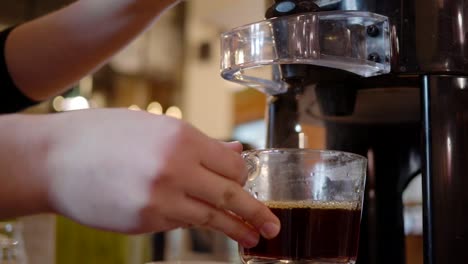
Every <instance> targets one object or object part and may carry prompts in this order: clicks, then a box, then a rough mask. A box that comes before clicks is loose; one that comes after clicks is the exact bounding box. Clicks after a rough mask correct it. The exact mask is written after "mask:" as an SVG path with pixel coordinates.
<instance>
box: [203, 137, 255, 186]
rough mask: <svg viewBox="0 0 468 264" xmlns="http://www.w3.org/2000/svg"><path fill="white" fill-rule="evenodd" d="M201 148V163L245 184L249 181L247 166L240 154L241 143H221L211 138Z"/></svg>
mask: <svg viewBox="0 0 468 264" xmlns="http://www.w3.org/2000/svg"><path fill="white" fill-rule="evenodd" d="M201 146H203V149H200V150H199V153H200V157H201V164H202V166H204V167H205V168H207V169H208V170H210V171H213V172H214V173H216V174H219V175H221V176H223V177H226V178H228V179H231V180H233V181H235V182H238V183H239V184H241V185H244V184H245V182H246V181H247V168H246V166H245V162H244V160H243V159H242V157H241V155H240V154H239V153H240V152H241V151H242V145H241V144H240V143H221V142H219V141H217V140H214V139H211V138H209V139H208V140H207V141H206V142H204V143H203V145H201Z"/></svg>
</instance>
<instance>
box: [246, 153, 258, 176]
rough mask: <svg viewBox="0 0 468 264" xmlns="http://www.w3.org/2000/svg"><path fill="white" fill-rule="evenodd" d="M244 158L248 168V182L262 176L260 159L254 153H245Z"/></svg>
mask: <svg viewBox="0 0 468 264" xmlns="http://www.w3.org/2000/svg"><path fill="white" fill-rule="evenodd" d="M242 158H243V159H244V161H245V164H246V166H247V175H248V178H247V179H248V180H249V181H253V180H255V178H257V176H258V175H259V174H260V158H259V157H258V156H257V155H256V154H253V153H248V152H244V153H242Z"/></svg>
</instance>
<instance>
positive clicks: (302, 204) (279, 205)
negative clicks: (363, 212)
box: [263, 201, 360, 210]
mask: <svg viewBox="0 0 468 264" xmlns="http://www.w3.org/2000/svg"><path fill="white" fill-rule="evenodd" d="M263 203H264V204H265V205H266V206H268V207H269V208H274V209H293V208H310V209H324V210H336V209H341V210H357V209H359V208H360V204H359V203H358V202H336V201H330V202H322V201H266V202H263Z"/></svg>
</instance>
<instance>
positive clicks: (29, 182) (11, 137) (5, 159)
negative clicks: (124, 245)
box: [0, 115, 50, 219]
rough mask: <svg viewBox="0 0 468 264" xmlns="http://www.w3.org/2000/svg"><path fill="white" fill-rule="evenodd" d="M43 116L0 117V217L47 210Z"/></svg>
mask: <svg viewBox="0 0 468 264" xmlns="http://www.w3.org/2000/svg"><path fill="white" fill-rule="evenodd" d="M42 119H44V117H33V116H24V115H6V116H0V219H6V218H13V217H18V216H24V215H31V214H36V213H44V212H49V211H50V208H49V207H50V206H49V202H48V198H47V186H48V184H49V183H48V177H47V172H46V164H47V162H45V161H46V159H47V150H48V147H49V146H50V145H49V141H48V138H49V135H50V131H48V130H49V128H48V126H47V124H45V123H44V122H43V120H42Z"/></svg>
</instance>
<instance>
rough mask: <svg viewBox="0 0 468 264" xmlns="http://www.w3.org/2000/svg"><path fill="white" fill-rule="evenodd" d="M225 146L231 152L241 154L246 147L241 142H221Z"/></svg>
mask: <svg viewBox="0 0 468 264" xmlns="http://www.w3.org/2000/svg"><path fill="white" fill-rule="evenodd" d="M221 143H222V144H223V145H224V146H226V147H228V148H230V149H231V150H233V151H235V152H237V153H239V154H241V153H242V151H243V150H244V147H243V146H242V144H241V143H240V142H239V141H233V142H221Z"/></svg>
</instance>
